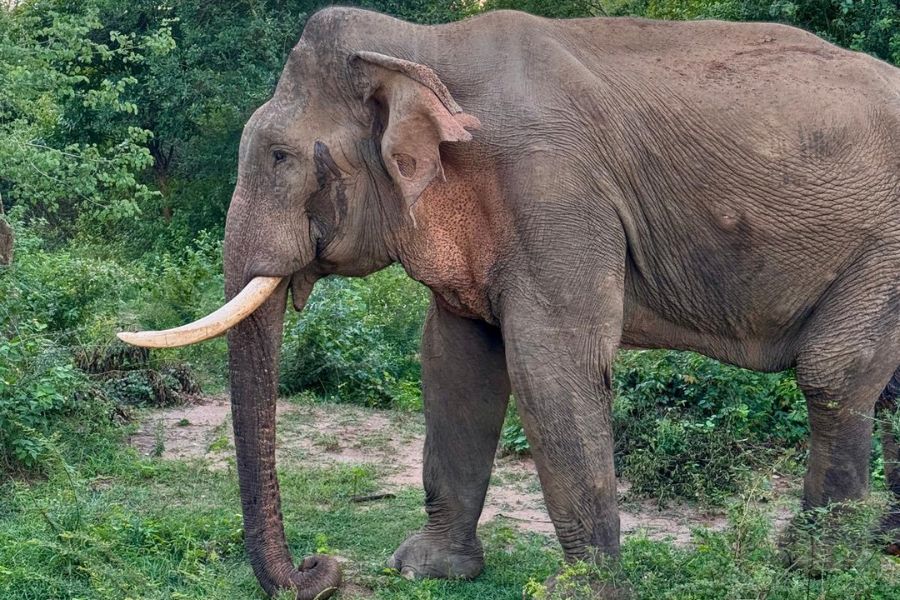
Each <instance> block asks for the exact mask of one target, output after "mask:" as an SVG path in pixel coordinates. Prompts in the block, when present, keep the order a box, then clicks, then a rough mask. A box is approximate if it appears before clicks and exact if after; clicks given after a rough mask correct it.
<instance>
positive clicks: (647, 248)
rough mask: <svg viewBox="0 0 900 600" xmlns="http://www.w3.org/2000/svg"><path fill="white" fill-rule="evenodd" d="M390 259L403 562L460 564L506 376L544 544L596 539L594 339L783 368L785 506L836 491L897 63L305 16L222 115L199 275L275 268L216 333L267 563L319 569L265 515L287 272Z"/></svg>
mask: <svg viewBox="0 0 900 600" xmlns="http://www.w3.org/2000/svg"><path fill="white" fill-rule="evenodd" d="M397 262H399V263H401V264H402V265H403V267H404V268H405V270H406V271H407V273H408V274H409V275H410V276H411V277H413V278H414V279H416V280H418V281H420V282H422V283H423V284H425V285H426V286H427V287H428V288H430V290H431V292H432V303H431V307H430V309H429V312H428V317H427V320H426V322H425V328H424V338H423V342H422V353H421V357H422V377H423V384H422V388H423V395H424V404H425V418H426V423H427V437H426V443H425V452H424V477H423V479H424V486H425V491H426V510H427V513H428V522H427V524H426V525H425V527H424V528H423V529H422V530H421V531H420V532H418V533H415V534H414V535H412V536H411V537H410V538H409V539H407V541H406V542H404V543H403V544H402V545H401V546H400V548H399V549H397V551H396V552H395V553H394V555H393V557H392V558H391V563H390V564H391V565H392V566H394V567H395V568H397V569H399V570H401V571H402V572H403V573H405V574H412V575H416V576H427V577H465V578H468V577H475V576H476V575H478V574H479V572H480V571H481V569H482V566H483V551H482V547H481V544H480V542H479V540H478V538H477V536H476V524H477V522H478V518H479V515H480V512H481V509H482V504H483V502H484V498H485V492H486V489H487V487H488V480H489V478H490V474H491V466H492V462H493V458H494V453H495V450H496V447H497V441H498V436H499V434H500V429H501V423H502V421H503V417H504V414H505V411H506V405H507V400H508V398H509V396H510V394H511V393H512V394H514V395H515V397H516V399H517V402H518V406H519V409H520V412H521V415H522V420H523V423H524V426H525V431H526V434H527V436H528V439H529V441H530V443H531V447H532V449H533V453H534V458H535V463H536V465H537V469H538V473H539V476H540V481H541V486H542V488H543V493H544V498H545V500H546V504H547V508H548V510H549V513H550V517H551V519H552V520H553V524H554V526H555V529H556V533H557V536H558V538H559V541H560V543H561V545H562V548H563V550H564V553H565V557H566V559H567V560H575V559H587V558H591V557H597V556H603V555H606V556H611V557H615V556H616V555H617V554H618V552H619V517H618V513H617V509H616V480H615V474H614V470H613V438H612V427H611V410H610V405H611V402H612V392H611V387H610V384H611V368H612V367H611V365H612V362H613V358H614V355H615V353H616V351H617V349H619V348H620V347H623V346H627V347H639V348H673V349H685V350H694V351H697V352H700V353H703V354H705V355H707V356H711V357H713V358H716V359H719V360H722V361H726V362H728V363H732V364H735V365H739V366H742V367H747V368H750V369H756V370H760V371H778V370H782V369H787V368H791V367H793V368H795V369H796V374H797V379H798V382H799V385H800V387H801V389H802V390H803V392H804V394H805V395H806V399H807V404H808V407H809V421H810V425H811V439H810V445H809V464H808V472H807V474H806V477H805V480H804V487H803V502H804V506H805V507H806V508H814V507H821V506H824V505H827V504H830V503H834V502H842V501H848V500H853V499H858V498H862V497H864V496H865V495H866V494H867V489H868V484H869V453H870V450H871V438H872V428H873V414H874V411H875V405H876V403H878V404H879V406H881V407H883V408H884V410H893V407H894V405H895V399H896V398H895V397H896V392H897V390H898V387H900V372H898V366H900V70H898V69H896V68H894V67H892V66H890V65H888V64H886V63H883V62H880V61H878V60H875V59H874V58H872V57H869V56H866V55H863V54H858V53H854V52H850V51H846V50H843V49H840V48H838V47H835V46H833V45H831V44H829V43H826V42H825V41H823V40H821V39H819V38H817V37H815V36H813V35H811V34H809V33H805V32H803V31H800V30H798V29H794V28H791V27H786V26H781V25H774V24H761V23H760V24H749V23H743V24H737V23H725V22H719V21H702V22H655V21H647V20H639V19H579V20H567V21H554V20H546V19H541V18H537V17H533V16H529V15H526V14H522V13H517V12H492V13H487V14H484V15H481V16H477V17H475V18H472V19H469V20H466V21H462V22H458V23H452V24H446V25H439V26H420V25H413V24H410V23H406V22H403V21H399V20H396V19H393V18H390V17H387V16H384V15H381V14H377V13H372V12H367V11H362V10H356V9H345V8H331V9H327V10H323V11H321V12H318V13H316V14H315V15H314V16H312V17H311V18H310V19H309V21H308V23H307V25H306V28H305V30H304V32H303V36H302V38H301V40H300V41H299V43H298V44H297V46H296V47H295V48H294V49H293V51H292V52H291V54H290V57H289V58H288V61H287V64H286V66H285V68H284V72H283V74H282V76H281V79H280V81H279V83H278V86H277V89H276V92H275V94H274V96H273V97H272V99H271V100H270V101H268V102H267V103H266V104H264V105H263V106H262V107H260V108H259V109H258V110H257V111H256V112H255V114H254V115H253V116H252V118H251V119H250V120H249V122H248V123H247V125H246V127H245V129H244V133H243V138H242V140H241V146H240V162H239V173H238V180H237V185H236V189H235V191H234V196H233V198H232V201H231V206H230V209H229V213H228V220H227V226H226V233H225V275H226V287H227V296H228V297H229V298H233V297H235V296H236V295H237V294H238V292H240V291H241V290H242V288H244V286H245V285H246V284H247V283H248V282H249V281H251V280H252V279H253V278H255V277H260V276H266V277H280V278H283V279H282V280H281V283H279V284H278V286H277V288H275V291H274V292H273V293H272V295H271V296H269V297H268V299H267V300H266V301H265V302H264V303H263V304H262V305H261V306H260V308H259V309H257V310H256V311H255V312H254V313H253V314H252V315H251V316H250V317H248V318H246V319H244V320H243V321H241V322H240V323H239V324H238V325H236V326H235V327H233V328H232V329H231V330H230V331H229V333H228V344H229V351H230V371H231V393H232V405H233V415H234V430H235V440H236V449H237V467H238V469H237V470H238V476H239V479H240V491H241V500H242V505H243V515H244V524H245V532H246V546H247V551H248V553H249V557H250V561H251V563H252V565H253V568H254V571H255V572H256V575H257V577H258V579H259V581H260V583H261V584H262V587H263V588H264V589H265V590H266V591H267V592H269V593H274V592H275V591H276V590H277V589H278V588H282V587H286V588H295V589H296V590H297V591H298V597H299V598H304V599H311V598H315V597H320V598H321V597H324V596H325V595H327V594H330V592H331V591H332V590H333V589H334V588H335V587H336V586H337V585H338V583H339V580H340V573H339V570H338V568H337V565H336V563H335V561H334V560H333V559H332V558H329V557H323V556H314V557H310V558H307V559H306V560H305V561H304V562H303V563H302V564H301V565H300V566H299V567H295V566H294V565H293V563H292V560H291V555H290V552H289V550H288V547H287V543H286V541H285V536H284V529H283V525H282V516H281V507H280V498H279V490H278V483H277V479H276V475H275V399H276V393H277V380H278V360H279V351H280V345H281V336H282V326H283V318H284V312H285V303H286V300H287V297H288V293H289V292H290V293H291V296H292V298H293V304H294V306H295V307H296V308H297V310H300V309H302V308H303V305H304V303H305V301H306V299H307V297H308V296H309V293H310V292H311V290H312V287H313V285H314V283H315V282H316V280H318V279H320V278H321V277H324V276H326V275H329V274H340V275H347V276H361V275H366V274H369V273H372V272H374V271H377V270H378V269H381V268H383V267H386V266H387V265H389V264H391V263H397ZM398 310H402V307H398ZM892 378H893V379H894V382H893V385H889V384H890V383H891V381H892ZM879 398H880V402H879ZM889 435H893V434H890V433H889ZM894 441H896V440H895V439H894ZM885 447H886V449H888V450H889V454H890V453H893V455H892V456H891V455H889V456H886V464H893V463H894V462H895V461H896V460H897V456H896V454H897V444H896V443H893V444H886V445H885ZM889 484H890V485H891V486H892V487H893V491H895V492H898V493H900V476H898V475H897V473H896V470H894V471H893V472H891V473H889ZM893 511H894V512H893V513H891V514H889V515H888V516H887V517H886V520H885V522H886V527H893V526H896V525H897V524H898V513H897V507H896V505H895V507H894V508H893ZM893 539H896V537H895V538H893ZM611 593H612V592H611Z"/></svg>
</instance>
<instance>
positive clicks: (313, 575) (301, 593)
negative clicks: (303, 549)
mask: <svg viewBox="0 0 900 600" xmlns="http://www.w3.org/2000/svg"><path fill="white" fill-rule="evenodd" d="M292 579H293V580H294V581H292V585H293V587H294V588H295V589H296V590H297V600H325V598H330V597H331V596H332V595H333V594H334V593H335V592H336V591H337V589H338V587H339V586H340V585H341V565H340V563H338V561H337V560H336V559H335V558H334V557H333V556H327V555H324V554H314V555H312V556H308V557H306V558H305V559H304V560H303V562H302V563H300V565H299V566H298V567H297V571H296V573H295V577H293V578H292Z"/></svg>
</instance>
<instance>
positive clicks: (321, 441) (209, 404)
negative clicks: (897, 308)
mask: <svg viewBox="0 0 900 600" xmlns="http://www.w3.org/2000/svg"><path fill="white" fill-rule="evenodd" d="M277 413H278V438H279V440H278V450H277V452H278V456H277V459H278V461H279V464H282V465H285V464H292V463H293V464H299V463H300V462H301V461H302V463H303V464H307V465H308V464H313V465H328V464H333V463H334V462H336V461H337V462H343V463H353V464H365V465H370V466H372V467H374V468H375V469H376V472H377V473H378V474H379V475H380V476H381V478H380V480H381V481H382V484H383V489H382V490H381V491H382V492H396V491H397V490H398V489H400V488H403V487H419V486H421V485H422V445H423V442H424V437H425V424H424V420H423V418H422V415H421V414H418V413H404V412H398V411H384V410H374V409H366V408H362V407H358V406H352V405H341V404H327V405H321V404H310V405H304V404H293V403H290V402H286V401H279V403H278V407H277ZM230 418H231V415H230V407H229V403H228V399H227V398H225V397H207V398H202V399H201V400H199V401H198V402H197V403H196V404H193V405H189V406H183V407H176V408H172V409H166V410H161V411H154V412H153V413H150V414H149V415H148V416H147V417H146V419H145V420H144V421H143V423H142V424H141V427H140V429H139V430H138V431H137V432H136V433H135V434H134V435H133V436H132V439H131V443H132V445H133V446H134V447H135V448H136V449H137V450H138V451H139V452H141V453H142V454H145V455H156V456H161V457H162V458H167V459H204V460H206V461H207V462H208V464H209V467H210V468H212V469H218V468H224V467H225V466H226V465H227V464H228V463H229V461H233V460H234V458H233V456H234V445H233V434H232V430H231V422H230ZM780 487H781V488H783V489H776V492H777V495H778V496H779V497H778V498H776V520H777V521H782V522H786V521H787V519H788V518H789V516H790V515H791V514H792V511H793V510H794V508H795V507H794V505H795V504H796V501H795V499H794V498H793V497H792V496H794V495H795V494H791V493H790V492H791V490H790V489H789V488H790V487H791V486H790V485H789V484H782V485H781V486H780ZM618 491H619V499H620V518H621V528H622V533H623V535H629V534H634V533H637V532H641V533H644V534H646V535H647V536H648V537H650V538H651V539H655V540H661V539H670V540H672V541H674V542H675V543H677V544H688V543H690V541H691V530H692V529H694V528H696V527H707V528H711V529H722V528H724V527H725V525H726V518H725V515H724V513H722V512H721V511H714V510H703V509H700V508H697V507H695V506H691V505H684V504H683V505H670V506H668V507H666V508H664V509H660V508H659V507H658V506H657V505H656V503H655V502H653V501H650V500H639V499H635V498H631V497H630V496H629V493H628V485H627V482H624V481H620V482H619V490H618ZM494 519H505V520H506V521H508V522H509V524H511V525H513V526H515V527H517V528H519V529H521V530H524V531H531V532H537V533H541V534H548V535H549V534H552V533H553V525H552V523H551V522H550V518H549V517H548V515H547V510H546V507H545V506H544V502H543V498H542V497H541V489H540V485H539V483H538V479H537V473H536V471H535V467H534V462H533V461H532V460H531V459H529V458H520V457H513V456H507V457H498V458H497V459H496V462H495V465H494V472H493V476H492V479H491V487H490V489H489V491H488V496H487V500H486V502H485V506H484V511H483V513H482V515H481V523H487V522H489V521H492V520H494ZM778 528H779V527H778V526H777V525H776V529H778Z"/></svg>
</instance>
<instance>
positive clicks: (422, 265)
mask: <svg viewBox="0 0 900 600" xmlns="http://www.w3.org/2000/svg"><path fill="white" fill-rule="evenodd" d="M444 170H445V175H446V181H437V180H435V181H434V182H433V183H432V184H431V185H430V186H429V187H428V188H427V189H426V190H425V192H424V193H423V194H422V196H421V197H420V198H419V200H418V201H417V202H416V204H415V206H414V207H413V211H412V214H413V217H414V219H415V227H410V229H409V230H408V231H407V233H406V236H405V238H406V239H405V241H404V243H403V251H402V252H401V262H402V263H403V266H404V267H405V268H406V271H407V272H408V273H409V274H410V276H411V277H413V278H414V279H416V280H418V281H420V282H422V283H424V284H425V285H426V286H428V287H429V288H430V289H431V291H432V292H434V293H435V295H436V296H437V297H438V299H439V301H440V302H442V304H443V305H444V306H445V307H447V308H449V309H450V310H451V311H453V312H456V313H457V314H460V315H462V316H465V317H470V318H479V319H483V320H485V321H487V322H489V323H494V324H496V319H495V317H494V315H493V313H492V311H491V308H490V302H489V296H490V290H489V289H488V287H489V282H490V273H491V270H492V268H493V267H494V265H495V264H496V262H497V259H498V258H499V256H500V253H501V249H502V247H504V245H505V244H504V242H505V240H506V239H507V238H508V233H509V232H510V223H509V219H508V218H506V217H507V215H506V213H505V211H504V210H503V208H502V206H503V203H502V199H501V196H500V192H499V186H498V185H497V181H496V179H495V177H494V176H493V174H492V173H491V172H489V171H482V172H478V173H475V174H472V173H469V172H467V173H466V174H465V176H463V175H462V174H461V173H459V172H458V171H457V170H456V169H454V168H453V167H452V166H448V165H446V164H445V168H444Z"/></svg>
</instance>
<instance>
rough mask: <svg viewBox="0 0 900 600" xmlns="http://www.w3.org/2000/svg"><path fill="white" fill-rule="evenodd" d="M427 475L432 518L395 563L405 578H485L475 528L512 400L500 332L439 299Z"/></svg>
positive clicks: (427, 362) (427, 397)
mask: <svg viewBox="0 0 900 600" xmlns="http://www.w3.org/2000/svg"><path fill="white" fill-rule="evenodd" d="M421 354H422V394H423V397H424V402H425V425H426V435H425V457H424V471H423V480H424V484H425V510H426V512H427V513H428V523H427V524H426V525H425V527H424V528H423V529H422V531H420V532H419V533H416V534H414V535H412V536H411V537H410V538H409V539H407V540H406V541H405V542H404V543H403V544H402V545H401V546H400V547H399V548H398V549H397V551H396V552H394V555H393V556H392V557H391V559H390V560H389V561H388V565H389V566H390V567H392V568H395V569H398V570H400V572H401V573H402V574H403V575H405V576H411V577H412V576H414V577H464V578H471V577H475V576H476V575H478V574H479V573H480V572H481V570H482V568H483V566H484V553H483V551H482V548H481V543H480V542H479V540H478V538H477V536H476V534H475V528H476V526H477V524H478V518H479V517H480V516H481V509H482V507H483V505H484V497H485V494H486V492H487V488H488V482H489V481H490V478H491V469H492V467H493V464H494V454H495V453H496V451H497V442H498V440H499V438H500V429H501V427H502V426H503V418H504V416H505V414H506V405H507V402H508V400H509V393H510V389H509V379H508V377H507V374H506V357H505V354H504V349H503V342H502V339H501V336H500V332H499V331H498V330H497V329H495V328H493V327H491V326H489V325H487V324H485V323H482V322H480V321H474V320H471V319H464V318H462V317H457V316H455V315H453V314H451V313H449V312H448V311H446V310H444V309H442V308H441V307H440V306H438V304H437V303H436V302H435V301H432V304H431V308H430V309H429V312H428V318H427V320H426V322H425V331H424V334H423V338H422V353H421Z"/></svg>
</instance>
